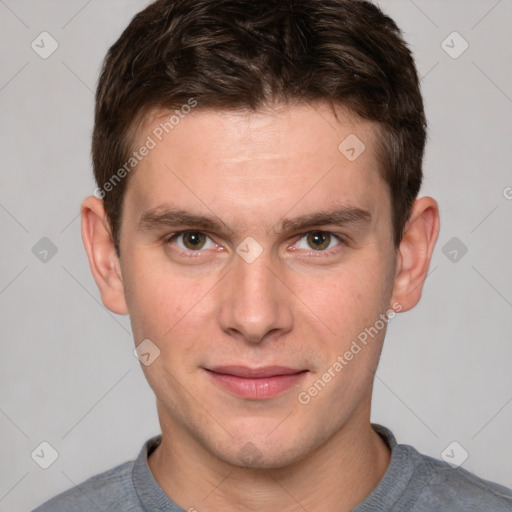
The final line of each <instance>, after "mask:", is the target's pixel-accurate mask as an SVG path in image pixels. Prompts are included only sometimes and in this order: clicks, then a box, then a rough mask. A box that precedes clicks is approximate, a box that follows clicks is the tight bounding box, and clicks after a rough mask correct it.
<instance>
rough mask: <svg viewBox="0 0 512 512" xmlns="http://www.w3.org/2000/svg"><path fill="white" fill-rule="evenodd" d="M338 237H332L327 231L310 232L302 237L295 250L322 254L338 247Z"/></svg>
mask: <svg viewBox="0 0 512 512" xmlns="http://www.w3.org/2000/svg"><path fill="white" fill-rule="evenodd" d="M340 243H342V242H341V239H340V237H338V236H336V235H333V234H332V233H329V232H327V231H311V232H310V233H307V234H306V235H304V236H303V237H302V238H301V239H300V240H299V241H298V242H297V243H296V244H295V247H296V248H297V249H303V250H311V249H313V250H314V251H318V252H322V251H327V250H328V249H332V248H334V247H336V246H337V245H339V244H340Z"/></svg>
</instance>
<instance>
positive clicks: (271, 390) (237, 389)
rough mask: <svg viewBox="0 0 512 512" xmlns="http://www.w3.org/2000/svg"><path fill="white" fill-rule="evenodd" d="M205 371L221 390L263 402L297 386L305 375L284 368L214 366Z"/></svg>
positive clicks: (292, 369) (296, 370)
mask: <svg viewBox="0 0 512 512" xmlns="http://www.w3.org/2000/svg"><path fill="white" fill-rule="evenodd" d="M205 370H206V371H207V373H208V375H210V377H211V378H212V380H213V381H214V382H215V383H216V384H218V385H219V386H221V387H222V388H223V389H226V390H227V391H230V392H231V393H233V394H235V395H237V396H239V397H242V398H247V399H251V400H263V399H266V398H272V397H274V396H276V395H278V394H280V393H283V392H284V391H286V390H287V389H290V388H291V387H293V386H294V385H296V384H298V383H299V382H300V381H301V380H302V379H303V378H304V375H305V374H306V373H307V370H301V369H296V368H288V367H285V366H265V367H261V368H249V367H247V366H216V367H213V368H205Z"/></svg>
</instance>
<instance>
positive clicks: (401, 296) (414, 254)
mask: <svg viewBox="0 0 512 512" xmlns="http://www.w3.org/2000/svg"><path fill="white" fill-rule="evenodd" d="M439 229H440V220H439V207H438V205H437V202H436V201H435V200H434V199H432V198H431V197H422V198H421V199H417V200H416V201H415V202H414V204H413V207H412V211H411V216H410V218H409V221H408V222H407V224H406V226H405V229H404V235H403V238H402V241H401V242H400V246H399V248H398V255H397V260H396V272H395V282H394V287H393V296H392V299H391V304H394V303H398V304H400V306H401V309H400V312H404V311H408V310H410V309H412V308H413V307H414V306H416V304H418V302H419V300H420V298H421V292H422V289H423V284H424V283H425V279H426V278H427V274H428V269H429V266H430V261H431V258H432V253H433V252H434V247H435V245H436V242H437V237H438V236H439ZM390 307H391V306H390ZM397 311H398V310H397Z"/></svg>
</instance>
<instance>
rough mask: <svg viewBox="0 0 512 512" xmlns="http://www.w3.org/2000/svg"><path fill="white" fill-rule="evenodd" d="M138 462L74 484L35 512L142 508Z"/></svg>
mask: <svg viewBox="0 0 512 512" xmlns="http://www.w3.org/2000/svg"><path fill="white" fill-rule="evenodd" d="M133 465H134V462H133V461H130V462H125V463H123V464H120V465H119V466H116V467H114V468H112V469H109V470H108V471H104V472H103V473H99V474H97V475H94V476H92V477H90V478H89V479H87V480H85V481H84V482H82V483H80V484H78V485H75V486H73V487H72V488H70V489H68V490H67V491H64V492H63V493H61V494H59V495H57V496H55V497H53V498H52V499H50V500H49V501H47V502H45V503H43V504H42V505H40V506H39V507H38V508H36V509H35V510H34V511H33V512H69V510H73V511H74V512H92V511H97V510H109V511H110V510H111V511H117V510H119V511H123V512H135V511H140V510H141V509H140V507H139V506H138V503H139V501H138V499H137V496H136V494H135V490H134V488H133V484H132V471H133Z"/></svg>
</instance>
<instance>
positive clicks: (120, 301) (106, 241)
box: [81, 196, 128, 315]
mask: <svg viewBox="0 0 512 512" xmlns="http://www.w3.org/2000/svg"><path fill="white" fill-rule="evenodd" d="M81 212H82V240H83V243H84V247H85V251H86V252H87V257H88V259H89V266H90V268H91V272H92V275H93V277H94V280H95V281H96V284H97V285H98V288H99V290H100V293H101V300H102V302H103V304H104V305H105V307H106V308H107V309H109V310H110V311H112V312H113V313H117V314H118V315H126V314H128V308H127V305H126V300H125V296H124V287H123V279H122V275H121V267H120V264H119V259H118V257H117V254H116V251H115V247H114V242H113V240H112V237H111V233H110V229H109V224H108V219H107V216H106V213H105V209H104V206H103V201H102V200H101V199H98V198H97V197H94V196H90V197H87V198H86V199H84V201H83V203H82V208H81Z"/></svg>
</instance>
